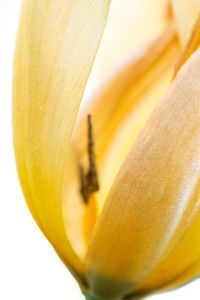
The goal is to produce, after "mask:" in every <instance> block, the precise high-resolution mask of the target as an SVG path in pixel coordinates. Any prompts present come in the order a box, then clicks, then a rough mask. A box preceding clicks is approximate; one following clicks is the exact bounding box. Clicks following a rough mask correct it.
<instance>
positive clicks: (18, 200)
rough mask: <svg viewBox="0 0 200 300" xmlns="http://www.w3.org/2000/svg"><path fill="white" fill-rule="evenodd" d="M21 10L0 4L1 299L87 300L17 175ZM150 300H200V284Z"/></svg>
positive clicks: (7, 0)
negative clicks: (14, 116)
mask: <svg viewBox="0 0 200 300" xmlns="http://www.w3.org/2000/svg"><path fill="white" fill-rule="evenodd" d="M113 1H114V0H113ZM123 1H125V0H122V2H123ZM133 1H134V0H133ZM135 1H136V0H135ZM138 1H139V0H138ZM20 4H21V0H0V104H1V109H0V182H1V185H0V196H1V200H0V299H2V300H19V299H20V300H23V299H26V300H36V299H37V300H66V299H70V300H78V299H80V300H81V299H83V297H82V296H81V293H80V291H79V288H78V286H77V284H76V282H75V280H74V279H73V278H72V276H71V275H70V273H69V272H68V271H67V269H66V268H65V267H64V265H63V264H62V263H61V262H60V260H59V259H58V258H57V256H56V254H55V253H54V251H53V249H52V248H51V246H50V245H49V243H48V242H47V241H46V240H45V238H44V237H43V235H42V234H41V232H40V231H39V229H38V228H37V226H36V225H35V223H34V221H33V219H32V218H31V216H30V213H29V211H28V209H27V207H26V204H25V201H24V199H23V195H22V192H21V189H20V186H19V183H18V179H17V174H16V170H15V162H14V156H13V150H12V128H11V78H12V62H13V53H14V43H15V35H16V29H17V23H18V16H19V10H20ZM149 299H155V300H156V299H160V300H164V299H169V300H170V299H171V300H175V299H176V300H177V299H180V300H183V299H185V300H186V299H194V300H197V299H200V281H198V280H196V281H195V282H193V283H192V284H190V285H188V286H187V287H184V288H182V289H179V290H177V291H175V292H171V293H167V294H163V295H159V296H154V297H152V298H149Z"/></svg>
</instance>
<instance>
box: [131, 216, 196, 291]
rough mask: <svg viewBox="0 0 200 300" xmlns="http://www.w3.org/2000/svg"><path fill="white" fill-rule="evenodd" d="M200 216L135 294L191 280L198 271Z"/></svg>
mask: <svg viewBox="0 0 200 300" xmlns="http://www.w3.org/2000/svg"><path fill="white" fill-rule="evenodd" d="M198 232H200V216H199V214H198V216H197V217H196V218H195V220H194V221H193V223H192V224H191V225H190V226H189V228H188V229H187V230H186V232H185V234H184V236H183V237H182V238H181V240H180V241H178V243H177V246H176V247H175V249H174V250H173V251H172V253H171V254H170V255H169V257H167V259H166V260H165V261H164V262H162V263H161V264H160V265H159V266H158V267H157V269H156V270H155V271H154V272H153V273H152V274H151V275H150V276H149V277H148V278H147V280H145V282H144V283H143V284H142V285H141V286H140V287H139V288H138V289H137V290H136V292H135V294H137V295H144V294H149V293H152V292H157V291H160V290H167V289H171V288H173V287H175V286H177V285H182V284H184V283H185V282H186V281H188V280H191V278H193V277H195V276H196V275H197V274H198V273H199V272H200V243H199V234H198Z"/></svg>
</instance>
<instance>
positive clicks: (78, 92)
mask: <svg viewBox="0 0 200 300" xmlns="http://www.w3.org/2000/svg"><path fill="white" fill-rule="evenodd" d="M109 5H110V1H109V0H92V1H91V0H51V1H49V0H24V1H23V9H22V15H21V22H20V26H19V32H18V39H17V45H16V56H15V65H14V80H13V131H14V148H15V155H16V161H17V168H18V172H19V177H20V180H21V185H22V187H23V191H24V194H25V197H26V201H27V203H28V206H29V208H30V210H31V212H32V214H33V216H34V218H35V220H36V222H37V223H38V225H39V226H40V228H41V230H42V231H43V233H44V234H45V236H46V237H47V238H48V240H49V241H50V242H51V243H52V245H53V246H54V248H55V249H56V251H57V253H58V254H59V255H60V256H61V258H62V259H63V260H64V262H65V263H66V264H67V265H69V266H70V267H71V268H72V269H73V270H75V271H76V272H78V273H81V274H82V273H83V265H82V263H81V262H80V260H79V259H78V257H77V256H76V254H75V253H74V250H73V249H72V247H71V245H70V243H69V240H68V237H67V236H66V232H65V227H64V222H63V216H62V205H61V200H62V186H63V174H64V163H65V160H66V155H67V148H68V145H69V142H70V138H71V132H72V129H73V126H74V122H75V119H76V116H77V112H78V108H79V104H80V101H81V98H82V94H83V91H84V88H85V85H86V81H87V78H88V76H89V72H90V70H91V67H92V63H93V60H94V57H95V55H96V52H97V48H98V45H99V42H100V39H101V36H102V32H103V29H104V26H105V22H106V19H107V14H108V10H109Z"/></svg>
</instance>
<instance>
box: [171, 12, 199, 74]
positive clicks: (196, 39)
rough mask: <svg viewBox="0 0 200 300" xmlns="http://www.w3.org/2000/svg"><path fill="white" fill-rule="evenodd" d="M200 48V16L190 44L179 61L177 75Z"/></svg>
mask: <svg viewBox="0 0 200 300" xmlns="http://www.w3.org/2000/svg"><path fill="white" fill-rule="evenodd" d="M199 46H200V16H199V17H198V19H197V21H196V23H195V25H194V27H193V30H192V33H191V36H190V39H189V42H188V43H187V45H186V47H185V48H184V50H183V53H182V55H181V56H180V58H179V61H178V63H177V66H176V70H175V75H176V73H177V72H178V71H179V69H180V68H181V67H182V66H183V65H184V63H185V62H186V61H187V60H188V58H189V57H190V56H191V55H192V53H194V52H195V51H196V50H197V48H198V47H199Z"/></svg>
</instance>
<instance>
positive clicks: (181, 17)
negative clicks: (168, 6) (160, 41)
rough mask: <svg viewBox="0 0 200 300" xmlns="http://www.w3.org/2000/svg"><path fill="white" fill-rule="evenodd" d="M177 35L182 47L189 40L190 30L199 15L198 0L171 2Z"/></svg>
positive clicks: (176, 0)
mask: <svg viewBox="0 0 200 300" xmlns="http://www.w3.org/2000/svg"><path fill="white" fill-rule="evenodd" d="M171 2H172V5H173V9H174V13H175V18H176V23H177V27H178V33H179V37H180V40H181V43H182V45H183V46H185V45H186V44H187V42H188V41H189V39H190V34H191V32H192V28H193V26H194V24H195V22H196V20H197V17H198V16H199V13H200V1H199V0H171Z"/></svg>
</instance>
